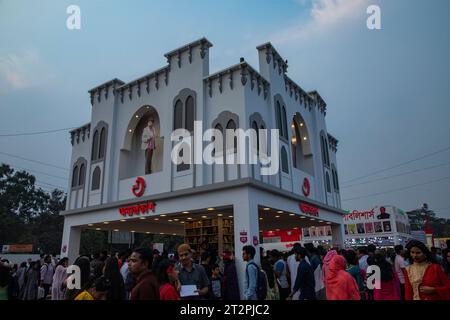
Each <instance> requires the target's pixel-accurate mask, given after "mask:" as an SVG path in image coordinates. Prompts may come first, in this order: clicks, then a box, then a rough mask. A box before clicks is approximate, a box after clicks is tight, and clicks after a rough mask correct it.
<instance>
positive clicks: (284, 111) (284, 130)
mask: <svg viewBox="0 0 450 320" xmlns="http://www.w3.org/2000/svg"><path fill="white" fill-rule="evenodd" d="M282 110H283V113H282V117H283V118H282V119H281V120H282V123H283V131H282V132H283V137H285V138H286V139H287V138H288V134H287V120H286V108H285V106H283V109H282Z"/></svg>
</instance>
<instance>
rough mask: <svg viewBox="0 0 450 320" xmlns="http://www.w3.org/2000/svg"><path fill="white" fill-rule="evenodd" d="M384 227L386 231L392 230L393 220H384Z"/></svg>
mask: <svg viewBox="0 0 450 320" xmlns="http://www.w3.org/2000/svg"><path fill="white" fill-rule="evenodd" d="M383 229H384V232H391V231H392V228H391V222H390V221H383Z"/></svg>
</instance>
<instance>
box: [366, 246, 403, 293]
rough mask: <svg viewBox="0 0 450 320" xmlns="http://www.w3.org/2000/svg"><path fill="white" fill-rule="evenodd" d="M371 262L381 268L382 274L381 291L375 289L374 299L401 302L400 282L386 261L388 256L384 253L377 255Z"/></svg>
mask: <svg viewBox="0 0 450 320" xmlns="http://www.w3.org/2000/svg"><path fill="white" fill-rule="evenodd" d="M369 261H371V262H372V261H373V264H374V265H376V266H378V267H379V268H380V273H381V279H380V280H381V281H380V289H377V288H376V287H375V289H374V292H373V299H374V300H401V299H402V296H401V293H400V280H399V279H398V276H397V273H396V272H395V270H394V268H393V266H392V265H391V264H390V263H389V262H388V261H387V260H386V256H385V255H384V254H383V253H375V256H374V257H373V259H371V260H368V262H369ZM369 264H370V263H369Z"/></svg>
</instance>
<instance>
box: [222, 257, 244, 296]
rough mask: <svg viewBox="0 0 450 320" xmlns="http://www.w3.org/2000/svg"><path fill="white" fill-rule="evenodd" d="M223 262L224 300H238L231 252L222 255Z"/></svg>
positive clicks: (236, 281) (237, 284)
mask: <svg viewBox="0 0 450 320" xmlns="http://www.w3.org/2000/svg"><path fill="white" fill-rule="evenodd" d="M222 257H223V261H224V268H223V276H224V280H223V283H224V294H223V299H224V300H240V298H241V297H240V292H239V282H238V277H237V271H236V264H235V262H234V259H233V255H232V253H231V252H224V253H223V254H222Z"/></svg>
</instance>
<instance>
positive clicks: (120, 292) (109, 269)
mask: <svg viewBox="0 0 450 320" xmlns="http://www.w3.org/2000/svg"><path fill="white" fill-rule="evenodd" d="M103 275H104V276H105V278H106V279H107V280H108V281H109V283H110V288H109V290H108V293H107V294H106V300H125V297H126V292H125V283H124V281H123V277H122V275H121V274H120V269H119V261H118V260H117V258H116V257H109V258H108V259H106V262H105V267H104V271H103Z"/></svg>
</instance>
